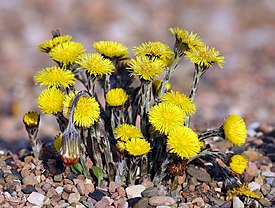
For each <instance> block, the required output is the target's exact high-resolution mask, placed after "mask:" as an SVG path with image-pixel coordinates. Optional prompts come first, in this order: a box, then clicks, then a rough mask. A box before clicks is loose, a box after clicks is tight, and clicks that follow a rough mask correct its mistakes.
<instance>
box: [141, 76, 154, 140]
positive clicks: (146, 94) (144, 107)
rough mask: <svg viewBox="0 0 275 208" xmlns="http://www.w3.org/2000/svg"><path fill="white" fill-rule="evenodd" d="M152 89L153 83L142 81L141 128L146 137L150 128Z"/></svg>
mask: <svg viewBox="0 0 275 208" xmlns="http://www.w3.org/2000/svg"><path fill="white" fill-rule="evenodd" d="M151 87H152V82H151V81H146V80H142V81H141V88H140V90H141V93H140V95H141V104H140V105H141V106H140V127H141V132H142V134H143V135H144V136H145V137H146V135H147V133H148V132H147V128H148V117H147V113H148V112H149V110H150V100H151Z"/></svg>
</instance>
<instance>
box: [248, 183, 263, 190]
mask: <svg viewBox="0 0 275 208" xmlns="http://www.w3.org/2000/svg"><path fill="white" fill-rule="evenodd" d="M248 188H249V189H250V190H251V191H255V190H260V189H261V184H259V183H257V182H254V181H253V182H251V183H249V184H248Z"/></svg>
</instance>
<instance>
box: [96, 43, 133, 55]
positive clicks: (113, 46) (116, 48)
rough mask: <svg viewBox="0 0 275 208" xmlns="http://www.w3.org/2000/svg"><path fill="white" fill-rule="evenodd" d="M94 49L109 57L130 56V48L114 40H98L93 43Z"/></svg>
mask: <svg viewBox="0 0 275 208" xmlns="http://www.w3.org/2000/svg"><path fill="white" fill-rule="evenodd" d="M93 47H94V49H95V50H96V51H97V52H98V53H100V54H101V55H103V56H104V57H108V58H120V59H125V58H128V56H129V53H128V48H127V47H126V46H124V45H122V44H120V43H117V42H114V41H98V42H95V43H94V44H93Z"/></svg>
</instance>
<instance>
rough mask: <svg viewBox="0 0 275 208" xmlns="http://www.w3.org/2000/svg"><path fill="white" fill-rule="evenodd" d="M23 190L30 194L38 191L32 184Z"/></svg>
mask: <svg viewBox="0 0 275 208" xmlns="http://www.w3.org/2000/svg"><path fill="white" fill-rule="evenodd" d="M22 192H23V193H24V194H30V193H32V192H36V189H35V187H34V186H32V185H27V186H26V187H25V188H22Z"/></svg>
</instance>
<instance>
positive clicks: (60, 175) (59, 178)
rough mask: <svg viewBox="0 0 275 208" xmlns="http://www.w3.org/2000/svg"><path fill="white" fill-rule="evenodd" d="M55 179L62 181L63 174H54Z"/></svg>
mask: <svg viewBox="0 0 275 208" xmlns="http://www.w3.org/2000/svg"><path fill="white" fill-rule="evenodd" d="M53 180H54V181H56V182H61V181H62V180H63V176H62V174H58V175H54V176H53Z"/></svg>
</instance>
